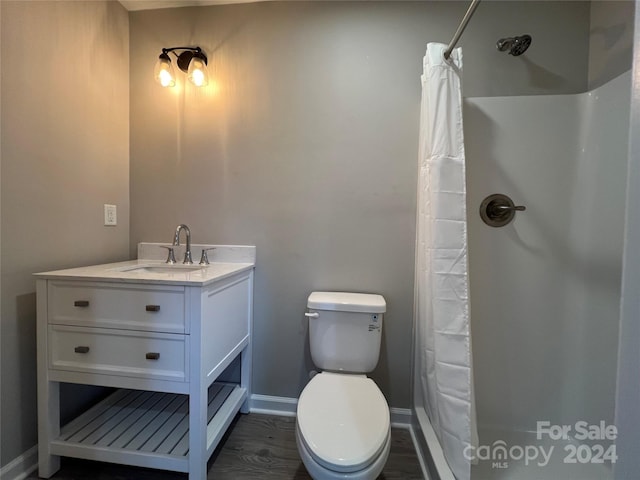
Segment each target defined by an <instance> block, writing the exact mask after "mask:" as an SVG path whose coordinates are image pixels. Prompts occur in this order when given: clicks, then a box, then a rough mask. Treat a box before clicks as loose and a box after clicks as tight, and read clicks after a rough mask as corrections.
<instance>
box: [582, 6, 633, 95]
mask: <svg viewBox="0 0 640 480" xmlns="http://www.w3.org/2000/svg"><path fill="white" fill-rule="evenodd" d="M634 9H635V2H633V1H632V0H625V1H615V0H611V1H610V0H599V1H592V2H591V12H590V24H591V28H590V35H589V90H592V89H594V88H596V87H599V86H600V85H603V84H605V83H607V82H608V81H609V80H611V79H613V78H615V77H617V76H618V75H620V74H621V73H623V72H626V71H627V70H629V69H630V68H631V59H632V53H633V19H634Z"/></svg>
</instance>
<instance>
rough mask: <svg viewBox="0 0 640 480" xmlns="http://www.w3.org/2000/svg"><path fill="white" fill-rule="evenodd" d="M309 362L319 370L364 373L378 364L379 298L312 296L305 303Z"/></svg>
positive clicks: (381, 307) (340, 294)
mask: <svg viewBox="0 0 640 480" xmlns="http://www.w3.org/2000/svg"><path fill="white" fill-rule="evenodd" d="M307 308H308V309H309V312H308V313H307V314H306V315H307V316H308V317H309V345H310V348H311V358H312V359H313V363H314V364H315V366H316V367H318V368H320V369H322V370H329V371H336V372H350V373H368V372H370V371H372V370H373V369H374V368H375V367H376V365H377V364H378V358H379V356H380V339H381V337H382V316H383V313H384V312H385V311H386V310H387V304H386V302H385V300H384V297H382V296H381V295H373V294H368V293H346V292H313V293H312V294H311V295H309V298H308V300H307Z"/></svg>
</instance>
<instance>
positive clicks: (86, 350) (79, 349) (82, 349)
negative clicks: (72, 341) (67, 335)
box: [73, 347, 89, 353]
mask: <svg viewBox="0 0 640 480" xmlns="http://www.w3.org/2000/svg"><path fill="white" fill-rule="evenodd" d="M73 351H74V352H76V353H89V347H76V348H74V349H73Z"/></svg>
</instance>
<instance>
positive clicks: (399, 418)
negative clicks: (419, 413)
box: [389, 407, 413, 429]
mask: <svg viewBox="0 0 640 480" xmlns="http://www.w3.org/2000/svg"><path fill="white" fill-rule="evenodd" d="M389 413H390V414H391V426H392V427H394V428H406V429H411V420H412V416H413V414H412V413H411V410H410V409H408V408H396V407H391V408H390V409H389Z"/></svg>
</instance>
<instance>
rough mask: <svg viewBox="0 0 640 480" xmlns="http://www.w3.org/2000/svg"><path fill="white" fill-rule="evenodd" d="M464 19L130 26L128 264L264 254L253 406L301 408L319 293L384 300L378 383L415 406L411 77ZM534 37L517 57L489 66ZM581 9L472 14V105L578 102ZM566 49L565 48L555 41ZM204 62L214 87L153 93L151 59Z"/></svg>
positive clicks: (414, 108)
mask: <svg viewBox="0 0 640 480" xmlns="http://www.w3.org/2000/svg"><path fill="white" fill-rule="evenodd" d="M466 7H467V4H466V2H406V3H405V2H353V3H351V2H317V3H304V2H289V3H278V2H268V3H255V4H245V5H227V6H214V7H199V8H181V9H173V10H155V11H141V12H131V13H130V44H131V50H130V55H131V66H130V68H131V70H130V73H131V77H130V81H131V97H130V108H131V117H130V119H131V150H130V155H131V179H130V181H131V191H130V192H131V255H134V254H135V252H134V249H135V245H136V243H137V242H140V241H159V242H163V241H164V242H166V241H169V240H170V239H171V235H172V231H173V229H174V228H175V226H176V224H178V223H186V224H188V225H189V226H190V227H191V230H192V233H193V238H194V241H196V242H206V243H231V244H253V245H257V247H258V260H257V267H256V282H255V302H254V307H255V310H254V333H255V336H254V341H255V347H254V376H253V378H254V381H253V382H254V383H253V389H254V392H255V393H260V394H265V395H275V396H285V397H297V396H298V395H299V393H300V391H301V390H302V388H303V387H304V385H305V383H306V381H307V378H308V372H309V370H311V369H312V368H313V365H312V363H311V360H310V358H309V353H308V337H307V327H306V321H305V317H304V316H303V313H304V311H305V305H306V298H307V296H308V295H309V293H310V292H311V291H313V290H346V291H363V292H376V293H381V294H382V295H384V296H385V298H386V299H387V302H388V312H387V315H386V317H385V327H384V339H383V347H382V356H381V360H380V363H379V365H378V368H377V369H376V370H375V371H374V372H373V375H372V376H373V378H374V379H375V380H376V382H378V384H379V385H380V386H381V388H382V390H383V392H384V393H385V395H386V396H387V399H388V400H389V403H390V405H391V406H393V407H409V406H410V383H411V382H410V367H411V355H410V354H411V342H412V310H413V264H414V262H413V260H414V236H415V201H416V200H415V195H416V168H417V144H418V117H419V105H420V74H421V69H422V66H421V65H422V57H423V55H424V51H425V46H426V44H427V42H430V41H441V42H445V43H446V42H448V41H449V40H450V38H451V36H452V34H453V32H454V31H455V28H456V27H457V25H458V22H459V21H460V19H461V18H462V16H463V14H464V12H465V10H466ZM522 33H529V34H531V35H533V37H534V44H533V46H532V47H531V49H530V52H528V54H527V55H526V56H523V57H519V58H514V57H511V56H509V55H506V54H501V53H499V52H497V51H496V48H495V42H496V40H497V39H498V38H500V37H503V36H508V35H516V34H522ZM588 35H589V4H588V3H584V2H483V3H482V4H481V6H480V8H479V9H478V12H477V14H476V16H475V17H474V21H473V22H472V23H471V24H470V25H469V28H468V30H467V32H466V33H465V36H464V37H463V39H462V41H461V45H462V46H463V48H464V59H465V71H464V89H465V95H473V96H493V95H524V94H542V93H546V94H553V93H575V92H580V91H584V90H585V89H586V86H587V67H588ZM560 40H562V41H560ZM179 45H199V46H201V47H202V48H203V49H204V50H205V51H206V53H207V54H208V55H209V66H210V73H211V76H212V81H211V83H210V85H209V86H208V87H206V88H204V89H200V90H198V89H195V88H194V87H193V86H192V85H190V84H185V81H184V80H185V77H184V76H183V75H182V74H181V73H179V75H178V82H179V83H178V86H177V87H176V88H173V89H163V88H161V87H160V86H158V85H157V84H155V83H154V81H153V65H154V63H155V61H156V59H157V57H158V55H159V53H160V51H161V48H162V47H171V46H179Z"/></svg>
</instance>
